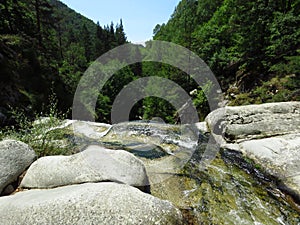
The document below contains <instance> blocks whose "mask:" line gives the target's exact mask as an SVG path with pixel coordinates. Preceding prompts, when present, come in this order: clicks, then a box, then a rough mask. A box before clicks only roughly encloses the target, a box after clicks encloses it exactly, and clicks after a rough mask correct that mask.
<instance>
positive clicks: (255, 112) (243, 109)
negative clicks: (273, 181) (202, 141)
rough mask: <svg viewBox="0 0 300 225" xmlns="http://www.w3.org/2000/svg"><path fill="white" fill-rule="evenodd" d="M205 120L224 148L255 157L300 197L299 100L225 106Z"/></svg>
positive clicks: (263, 167) (262, 166) (258, 163)
mask: <svg viewBox="0 0 300 225" xmlns="http://www.w3.org/2000/svg"><path fill="white" fill-rule="evenodd" d="M206 122H207V126H208V127H209V129H210V130H211V132H212V134H213V136H214V137H215V139H216V141H217V142H218V143H219V144H220V146H221V148H223V149H224V150H225V151H227V150H230V151H233V152H238V153H242V154H243V156H245V157H247V158H251V159H253V160H254V163H255V164H257V166H258V167H260V168H261V169H262V170H263V171H264V172H266V173H268V174H269V175H272V176H274V177H276V178H277V179H278V181H279V183H280V185H279V187H280V188H281V189H282V190H285V191H287V192H289V193H290V194H292V195H294V196H295V197H296V198H298V199H299V200H300V173H299V170H300V152H299V149H300V102H281V103H267V104H261V105H247V106H236V107H225V108H221V109H218V110H216V111H214V112H212V113H210V114H209V115H208V116H207V118H206Z"/></svg>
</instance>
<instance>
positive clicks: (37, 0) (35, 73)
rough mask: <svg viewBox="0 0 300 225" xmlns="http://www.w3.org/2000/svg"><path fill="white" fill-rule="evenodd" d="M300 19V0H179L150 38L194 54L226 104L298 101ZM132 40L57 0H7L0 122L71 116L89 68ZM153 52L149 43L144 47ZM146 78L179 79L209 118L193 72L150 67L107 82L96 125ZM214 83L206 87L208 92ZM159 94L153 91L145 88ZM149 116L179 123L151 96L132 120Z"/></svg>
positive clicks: (1, 18) (1, 11)
mask: <svg viewBox="0 0 300 225" xmlns="http://www.w3.org/2000/svg"><path fill="white" fill-rule="evenodd" d="M91 7H92V6H91ZM299 14H300V1H299V0H289V1H281V0H274V1H270V0H258V1H252V0H251V1H241V0H201V1H200V0H199V1H197V0H182V1H181V2H180V3H179V5H178V6H177V7H176V9H175V11H174V13H173V14H172V15H171V17H170V19H169V21H168V22H167V23H166V24H161V25H157V26H156V27H155V28H154V32H153V33H154V34H153V35H154V36H153V39H154V40H163V41H170V42H174V43H177V44H180V45H182V46H184V47H186V48H188V49H190V50H192V51H193V52H195V53H196V54H198V55H199V56H200V57H201V58H202V59H203V60H204V61H205V62H206V63H207V64H208V65H209V66H210V68H211V69H212V71H213V72H214V74H215V75H216V77H217V79H218V81H219V83H220V85H221V87H222V89H223V92H224V94H225V99H226V100H227V103H228V104H231V105H241V104H249V103H264V102H273V101H293V100H300V97H299V96H300V91H299V87H300V81H299V80H300V74H299V73H300V41H299V40H300V26H299V24H300V17H299ZM125 22H126V21H125ZM137 29H138V28H137ZM127 42H128V41H127V38H126V35H125V31H124V28H123V24H122V20H120V22H119V23H118V24H116V25H114V24H113V23H111V24H110V25H106V26H103V27H102V26H100V24H99V23H98V24H95V23H94V22H93V21H91V20H89V19H87V18H85V17H83V16H82V15H80V14H78V13H76V12H75V11H73V10H72V9H70V8H68V7H67V6H66V5H64V4H63V3H61V2H59V1H57V0H51V1H50V0H1V1H0V79H1V83H0V90H1V95H0V122H1V123H2V124H9V123H13V122H14V118H13V116H12V115H11V113H10V112H11V109H15V108H19V110H23V111H24V114H25V115H26V116H27V117H29V118H32V119H33V118H34V115H36V114H39V113H41V112H47V111H49V108H50V107H52V108H55V109H56V110H57V111H61V112H64V113H66V112H68V111H69V112H70V109H71V107H72V101H73V96H74V92H75V90H76V87H77V84H78V81H79V79H80V78H81V76H82V75H83V73H84V71H85V70H86V69H87V68H88V66H89V65H90V64H91V63H92V62H93V61H94V60H95V59H96V58H97V57H99V56H101V55H102V54H103V53H105V52H107V51H108V50H110V49H112V48H114V47H116V46H119V45H122V44H124V43H127ZM149 46H151V42H148V43H146V48H147V47H149ZM134 54H138V55H140V56H142V55H143V52H139V51H137V52H135V53H134ZM146 76H160V77H164V78H167V79H170V80H172V81H175V82H176V83H178V84H179V85H180V86H181V87H182V88H183V89H184V90H185V91H186V92H187V93H192V94H191V96H192V98H193V102H194V105H195V106H196V108H197V110H198V112H199V118H200V119H203V118H204V117H205V116H206V115H207V114H208V113H209V111H210V109H209V107H208V103H207V101H206V96H205V95H204V92H203V90H202V89H201V88H200V87H199V86H198V85H197V84H196V83H195V82H194V81H193V80H192V79H190V78H189V76H188V75H187V74H185V73H184V72H182V71H180V70H179V69H176V68H174V67H171V66H169V65H166V64H161V63H152V62H144V63H137V64H134V65H131V66H128V67H126V68H124V69H122V70H121V71H119V72H118V73H117V74H115V75H114V76H113V77H112V78H111V79H110V80H109V82H108V83H107V84H106V85H105V87H104V88H103V89H102V91H101V93H100V94H99V97H98V102H97V107H96V113H95V114H96V115H95V117H96V120H97V121H101V122H106V123H110V122H111V121H110V112H111V108H112V104H113V102H114V99H115V98H116V96H117V94H118V93H119V92H120V91H121V90H122V88H123V87H124V86H125V85H126V84H128V83H130V82H131V81H133V80H136V79H138V78H140V77H146ZM211 85H212V84H211V83H207V84H203V87H202V88H205V91H206V92H209V90H210V89H212V86H211ZM156 87H157V84H151V83H149V84H148V88H149V89H155V88H156ZM171 97H172V98H176V94H174V96H171ZM177 97H178V96H177ZM69 116H70V113H69ZM152 117H160V118H162V119H163V120H164V121H166V122H170V123H174V122H176V120H177V119H178V112H176V110H175V109H174V108H173V106H172V105H170V103H168V102H167V101H165V100H163V99H160V98H156V97H147V98H145V99H143V100H142V101H139V102H138V103H137V104H136V105H135V107H134V108H133V109H132V111H131V115H130V119H132V120H135V119H141V118H142V119H151V118H152Z"/></svg>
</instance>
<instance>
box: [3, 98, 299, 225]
mask: <svg viewBox="0 0 300 225" xmlns="http://www.w3.org/2000/svg"><path fill="white" fill-rule="evenodd" d="M45 122H47V119H44V120H40V121H36V122H35V126H39V125H40V124H41V123H45ZM55 132H59V134H63V135H57V137H58V138H57V140H48V141H49V144H52V147H53V146H54V147H56V148H62V147H63V148H64V149H68V150H69V151H67V152H66V154H65V155H60V156H46V157H41V158H39V159H37V157H36V154H35V151H34V150H35V149H32V148H31V147H30V146H31V144H32V143H22V142H19V141H16V140H4V141H2V142H0V152H1V155H0V165H1V168H2V170H1V173H0V191H1V192H2V197H0V222H1V224H299V223H300V208H299V205H298V204H299V203H300V174H299V172H298V171H299V168H300V154H299V151H298V150H299V149H300V103H299V102H286V103H270V104H263V105H251V106H240V107H225V108H221V109H218V110H217V111H214V112H212V113H210V114H209V115H208V116H207V118H206V120H205V122H202V123H198V124H189V125H181V126H179V125H169V124H164V123H158V122H151V121H135V122H128V123H121V124H115V125H108V124H101V123H91V122H84V121H72V120H67V121H63V122H62V123H61V124H60V125H59V126H56V127H52V128H51V129H47V130H45V133H55ZM37 141H38V140H37ZM46 141H47V140H46Z"/></svg>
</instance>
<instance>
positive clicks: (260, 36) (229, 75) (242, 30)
mask: <svg viewBox="0 0 300 225" xmlns="http://www.w3.org/2000/svg"><path fill="white" fill-rule="evenodd" d="M299 15H300V1H299V0H289V1H281V0H272V1H270V0H258V1H257V0H256V1H252V0H250V1H241V0H223V1H222V0H201V1H200V0H199V1H196V0H182V1H181V2H180V3H179V5H178V6H177V8H176V10H175V12H174V13H173V15H172V16H171V18H170V20H169V21H168V23H167V24H162V25H157V26H156V27H155V29H154V35H155V36H154V39H156V40H165V41H171V42H175V43H178V44H180V45H183V46H185V47H187V48H188V49H190V50H192V51H194V52H196V53H197V54H198V55H199V56H200V57H201V58H202V59H203V60H204V61H205V62H206V63H207V64H208V65H209V66H210V68H211V69H212V70H213V72H214V73H215V75H216V76H217V78H218V80H219V82H220V84H221V87H222V88H223V91H224V92H225V93H226V95H227V98H228V100H230V104H233V105H240V104H249V103H263V102H272V101H291V100H299V99H300V92H299V88H300V81H299V79H300V26H299V25H300V17H299Z"/></svg>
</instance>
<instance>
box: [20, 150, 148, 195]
mask: <svg viewBox="0 0 300 225" xmlns="http://www.w3.org/2000/svg"><path fill="white" fill-rule="evenodd" d="M101 181H114V182H120V183H124V184H128V185H131V186H135V187H138V188H140V189H141V190H143V191H146V192H148V191H149V181H148V177H147V173H146V169H145V167H144V165H143V163H142V161H141V160H139V159H138V158H136V157H135V156H134V155H133V154H131V153H129V152H126V151H123V150H109V149H105V148H103V147H100V146H96V145H91V146H89V147H88V148H87V149H86V150H84V151H83V152H80V153H77V154H74V155H71V156H47V157H43V158H40V159H38V160H37V161H36V162H34V163H33V164H32V165H31V166H30V168H29V169H28V171H27V173H26V175H25V177H24V179H23V180H22V183H21V187H23V188H53V187H59V186H66V185H71V184H80V183H88V182H94V183H95V182H101Z"/></svg>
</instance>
